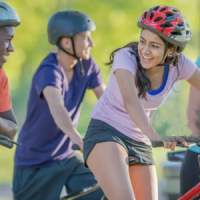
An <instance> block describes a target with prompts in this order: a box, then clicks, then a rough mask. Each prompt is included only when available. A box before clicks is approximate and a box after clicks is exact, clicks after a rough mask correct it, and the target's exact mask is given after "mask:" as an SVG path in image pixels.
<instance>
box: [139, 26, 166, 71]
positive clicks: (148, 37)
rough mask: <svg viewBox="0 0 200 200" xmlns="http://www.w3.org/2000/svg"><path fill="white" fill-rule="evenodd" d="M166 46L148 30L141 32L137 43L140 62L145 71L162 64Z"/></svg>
mask: <svg viewBox="0 0 200 200" xmlns="http://www.w3.org/2000/svg"><path fill="white" fill-rule="evenodd" d="M165 48H166V45H165V43H164V42H163V40H162V39H161V38H160V37H159V36H158V35H157V34H155V33H153V32H151V31H149V30H146V29H144V30H142V32H141V35H140V40H139V43H138V53H139V57H140V62H141V64H142V66H143V68H145V69H151V68H153V67H156V66H158V65H159V64H160V63H161V62H163V58H164V56H165V55H166V54H167V53H168V52H166V54H165Z"/></svg>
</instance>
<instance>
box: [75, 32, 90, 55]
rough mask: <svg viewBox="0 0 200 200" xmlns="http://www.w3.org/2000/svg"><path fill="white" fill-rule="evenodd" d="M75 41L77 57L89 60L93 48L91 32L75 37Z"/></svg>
mask: <svg viewBox="0 0 200 200" xmlns="http://www.w3.org/2000/svg"><path fill="white" fill-rule="evenodd" d="M74 41H75V48H76V54H77V56H78V57H79V58H82V59H89V58H90V56H91V49H92V47H93V42H92V36H91V32H90V31H86V32H82V33H78V34H77V35H75V37H74Z"/></svg>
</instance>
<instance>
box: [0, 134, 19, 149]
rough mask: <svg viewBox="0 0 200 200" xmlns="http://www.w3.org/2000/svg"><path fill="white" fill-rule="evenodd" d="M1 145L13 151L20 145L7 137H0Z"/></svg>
mask: <svg viewBox="0 0 200 200" xmlns="http://www.w3.org/2000/svg"><path fill="white" fill-rule="evenodd" d="M0 145H2V146H4V147H7V148H9V149H11V148H13V145H19V144H18V143H16V142H15V141H13V140H11V139H10V138H9V137H7V136H5V135H0Z"/></svg>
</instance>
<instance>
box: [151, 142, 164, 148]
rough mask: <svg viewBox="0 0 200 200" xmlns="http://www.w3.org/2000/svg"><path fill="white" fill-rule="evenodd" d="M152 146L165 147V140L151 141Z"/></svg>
mask: <svg viewBox="0 0 200 200" xmlns="http://www.w3.org/2000/svg"><path fill="white" fill-rule="evenodd" d="M151 144H152V147H164V142H163V141H151Z"/></svg>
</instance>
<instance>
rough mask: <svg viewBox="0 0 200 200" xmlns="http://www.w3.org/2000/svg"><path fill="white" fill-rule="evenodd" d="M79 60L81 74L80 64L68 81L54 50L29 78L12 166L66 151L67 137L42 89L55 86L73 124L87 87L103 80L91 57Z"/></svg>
mask: <svg viewBox="0 0 200 200" xmlns="http://www.w3.org/2000/svg"><path fill="white" fill-rule="evenodd" d="M82 63H83V66H84V70H85V73H84V75H83V74H81V71H80V67H79V66H75V68H74V73H73V77H72V80H71V81H70V83H69V84H68V81H67V79H66V76H65V74H64V71H63V68H62V67H61V66H59V65H58V63H57V58H56V54H55V53H50V54H49V55H48V56H47V57H46V58H45V59H44V60H43V61H42V63H41V64H40V66H39V68H38V69H37V71H36V73H35V74H34V76H33V79H32V85H31V89H30V94H29V100H28V106H27V114H26V119H25V122H24V124H23V126H22V129H21V131H20V133H19V137H18V142H19V143H20V144H21V145H20V146H18V147H17V149H16V154H15V166H33V165H39V164H43V163H49V162H52V161H53V160H55V159H56V158H57V157H59V155H62V154H64V153H66V152H67V151H69V143H70V139H69V138H67V137H66V136H65V137H64V134H63V132H62V131H61V130H60V129H59V128H58V127H57V125H56V124H55V122H54V119H53V117H52V116H51V113H50V110H49V107H48V105H47V102H46V100H45V98H44V97H43V95H42V92H43V90H44V88H45V87H47V86H53V87H56V88H58V89H59V90H60V92H61V94H62V96H63V99H64V104H65V107H66V108H67V110H68V112H69V115H70V117H71V119H72V121H73V124H74V125H75V124H76V123H77V120H78V117H79V109H80V104H81V102H82V100H83V97H84V94H85V92H86V89H88V88H90V89H92V88H96V87H98V86H99V85H101V82H102V81H101V77H100V71H99V68H98V66H97V65H96V64H95V62H94V61H93V60H92V59H89V60H83V61H82ZM77 65H78V64H77Z"/></svg>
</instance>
